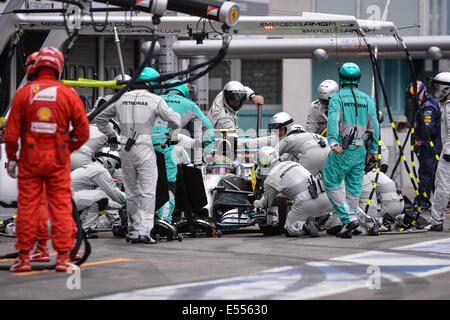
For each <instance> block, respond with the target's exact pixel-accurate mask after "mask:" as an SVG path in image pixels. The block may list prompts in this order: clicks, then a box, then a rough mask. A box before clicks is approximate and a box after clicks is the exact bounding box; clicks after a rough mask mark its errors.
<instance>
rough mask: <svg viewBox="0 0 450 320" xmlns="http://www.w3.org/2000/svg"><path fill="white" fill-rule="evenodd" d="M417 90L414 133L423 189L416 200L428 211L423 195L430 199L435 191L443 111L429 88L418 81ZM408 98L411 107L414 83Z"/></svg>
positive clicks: (440, 149) (407, 92) (409, 90)
mask: <svg viewBox="0 0 450 320" xmlns="http://www.w3.org/2000/svg"><path fill="white" fill-rule="evenodd" d="M416 89H417V98H418V103H419V106H418V107H419V109H418V110H417V113H416V122H415V123H414V133H415V136H416V146H415V149H416V151H417V152H418V153H419V155H418V160H419V180H420V184H421V187H422V188H420V189H421V190H419V196H417V197H416V199H415V204H416V205H418V206H421V207H423V208H424V209H428V202H427V201H426V199H425V198H424V196H423V193H424V192H426V194H427V196H428V198H431V192H433V191H434V179H435V175H436V169H437V165H438V161H437V160H436V155H435V153H434V152H436V154H437V155H440V154H441V151H442V142H441V110H440V108H439V104H438V102H437V101H436V100H435V99H434V98H433V96H431V95H429V94H428V92H427V88H426V87H425V85H424V84H423V83H422V82H421V81H417V84H416ZM406 97H407V99H408V102H409V105H412V102H413V99H414V87H413V85H412V83H411V84H409V86H408V88H407V89H406ZM427 130H428V133H429V135H430V136H429V137H428V135H427V132H426V131H427ZM429 138H431V142H432V143H433V145H434V152H433V148H432V147H431V146H430V141H429Z"/></svg>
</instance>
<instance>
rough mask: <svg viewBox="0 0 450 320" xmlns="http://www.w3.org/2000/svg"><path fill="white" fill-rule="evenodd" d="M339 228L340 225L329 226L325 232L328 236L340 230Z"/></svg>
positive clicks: (340, 227)
mask: <svg viewBox="0 0 450 320" xmlns="http://www.w3.org/2000/svg"><path fill="white" fill-rule="evenodd" d="M341 229H342V226H341V225H339V226H334V227H331V228H329V229H327V234H329V235H330V236H336V235H337V234H338V233H339V232H340V231H341Z"/></svg>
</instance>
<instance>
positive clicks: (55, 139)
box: [4, 47, 89, 272]
mask: <svg viewBox="0 0 450 320" xmlns="http://www.w3.org/2000/svg"><path fill="white" fill-rule="evenodd" d="M35 68H36V73H37V76H36V79H35V80H33V81H32V82H29V83H27V84H26V85H25V86H23V87H22V88H21V89H20V90H19V91H18V92H17V94H16V96H15V97H14V99H13V102H12V105H11V112H10V115H9V118H8V123H7V125H6V130H5V135H4V139H5V143H6V152H7V155H8V160H9V161H8V174H9V175H10V176H11V177H16V176H17V173H16V170H17V155H16V152H17V150H18V146H19V145H18V142H17V140H18V138H19V137H20V139H21V142H22V143H21V151H20V158H19V160H18V161H19V176H18V186H19V198H18V214H17V222H16V233H17V243H16V248H17V249H18V250H20V251H19V253H18V258H17V260H16V262H15V263H14V264H13V265H12V267H11V271H12V272H21V271H29V270H31V266H30V260H29V251H30V250H32V249H33V247H34V240H35V239H34V235H35V233H36V230H35V229H36V224H37V223H36V222H37V219H38V214H39V213H38V210H36V209H37V207H38V205H39V201H40V199H41V193H42V192H43V186H44V184H45V189H46V193H47V201H48V211H49V214H50V218H51V228H52V244H53V248H54V249H55V250H56V251H57V252H58V256H57V260H56V270H57V271H66V270H68V269H69V268H72V263H71V259H70V255H69V252H70V250H71V248H72V244H73V238H72V237H73V233H74V227H75V225H74V221H73V218H72V202H71V196H72V191H71V189H70V157H69V156H70V153H71V152H72V151H74V150H76V149H78V148H79V147H80V146H81V145H82V144H83V143H85V142H86V141H87V139H88V138H89V121H88V118H87V116H86V111H85V109H84V105H83V102H82V101H81V99H80V97H79V96H78V94H77V93H76V92H75V91H74V90H73V89H72V88H70V87H68V86H66V85H64V84H61V83H60V82H59V81H58V79H59V77H60V76H61V73H62V72H63V68H64V57H63V55H62V53H61V52H60V51H59V50H58V49H56V48H53V47H46V48H43V49H41V50H40V51H39V55H38V57H37V59H36V61H35ZM69 123H71V124H72V126H73V135H72V136H69Z"/></svg>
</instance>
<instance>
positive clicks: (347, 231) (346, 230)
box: [336, 220, 359, 239]
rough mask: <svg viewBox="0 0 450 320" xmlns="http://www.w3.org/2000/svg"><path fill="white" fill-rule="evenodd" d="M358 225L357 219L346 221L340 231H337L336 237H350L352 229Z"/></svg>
mask: <svg viewBox="0 0 450 320" xmlns="http://www.w3.org/2000/svg"><path fill="white" fill-rule="evenodd" d="M358 227H359V222H358V220H355V221H351V222H349V223H346V224H344V225H343V226H342V229H341V231H339V232H338V234H337V235H336V237H339V238H344V239H351V237H352V233H353V230H355V229H356V228H358Z"/></svg>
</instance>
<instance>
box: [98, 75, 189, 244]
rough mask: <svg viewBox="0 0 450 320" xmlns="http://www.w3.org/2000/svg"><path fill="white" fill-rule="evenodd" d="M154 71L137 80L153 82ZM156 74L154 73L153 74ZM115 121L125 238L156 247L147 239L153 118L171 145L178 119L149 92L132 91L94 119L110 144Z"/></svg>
mask: <svg viewBox="0 0 450 320" xmlns="http://www.w3.org/2000/svg"><path fill="white" fill-rule="evenodd" d="M155 72H156V70H154V69H152V68H149V67H146V68H144V70H143V71H142V73H141V74H140V76H139V78H138V79H142V80H150V79H152V78H154V75H155ZM156 74H157V72H156ZM116 116H117V117H118V120H119V123H120V131H121V137H120V143H121V144H122V147H121V151H120V159H121V160H122V173H123V180H124V181H123V182H124V185H125V194H126V198H127V214H128V237H127V239H129V240H131V243H145V244H152V243H156V241H155V240H154V239H152V238H151V237H150V231H151V230H152V228H153V225H154V213H155V200H156V184H157V180H158V168H157V165H156V155H155V151H154V149H153V143H152V132H153V126H154V123H155V120H156V117H158V116H159V117H160V118H161V119H162V120H164V121H167V122H168V127H169V128H170V129H171V131H170V132H171V137H170V140H171V141H178V130H179V128H180V123H181V120H180V116H179V115H178V114H177V113H176V112H175V111H173V110H172V109H170V108H169V107H168V106H167V104H166V102H165V101H164V99H163V98H161V97H160V96H157V95H156V94H154V93H151V92H149V91H148V90H145V89H142V90H132V91H129V92H126V93H124V94H123V95H122V96H121V97H120V99H119V100H118V101H117V102H115V103H113V104H112V105H111V106H109V107H108V108H106V109H105V110H104V111H103V112H101V113H100V114H98V115H97V117H96V118H95V123H96V124H97V126H98V128H99V130H100V131H101V132H103V133H105V134H106V135H108V137H109V140H110V142H111V141H114V140H117V137H116V136H115V133H114V131H113V130H112V128H111V127H110V126H109V125H108V123H109V119H111V118H114V117H116Z"/></svg>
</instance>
